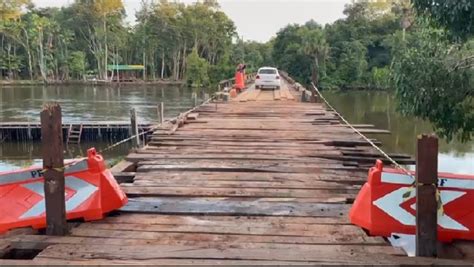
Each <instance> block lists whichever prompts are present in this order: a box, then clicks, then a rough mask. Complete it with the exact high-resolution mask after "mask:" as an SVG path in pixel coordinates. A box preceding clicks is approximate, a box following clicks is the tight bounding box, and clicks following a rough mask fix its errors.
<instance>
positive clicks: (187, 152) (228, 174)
mask: <svg viewBox="0 0 474 267" xmlns="http://www.w3.org/2000/svg"><path fill="white" fill-rule="evenodd" d="M303 92H304V91H303ZM301 93H302V92H300V91H298V90H295V89H294V86H292V85H290V84H287V83H285V85H284V86H282V88H281V90H279V91H261V90H255V89H254V88H253V87H252V88H250V89H248V90H247V91H246V92H244V93H242V94H241V95H239V96H238V97H237V98H236V99H233V100H231V101H229V102H223V101H218V102H211V103H208V104H205V105H202V106H200V107H199V108H198V109H196V110H194V111H193V112H192V113H188V114H185V115H183V116H181V117H180V118H178V119H177V120H175V121H174V124H167V125H166V126H165V127H163V128H162V129H160V130H158V131H156V132H155V133H154V134H153V135H152V136H151V140H150V142H149V144H148V145H147V146H146V147H144V148H142V149H139V150H137V151H135V152H134V153H132V154H130V155H128V157H127V161H128V162H129V163H127V162H123V163H121V164H119V165H118V166H116V167H115V168H114V171H120V173H117V178H118V179H120V180H121V181H122V182H123V183H122V184H121V185H122V188H123V189H124V190H125V192H126V193H127V195H128V196H129V198H130V201H129V204H128V205H127V206H125V207H124V208H123V209H122V210H121V211H119V212H117V213H116V214H112V216H109V217H108V218H106V219H104V220H101V221H97V222H87V223H73V225H72V226H73V228H72V230H71V235H69V236H66V237H53V236H45V235H39V234H36V233H35V232H33V231H30V230H19V231H13V232H12V233H10V234H8V235H7V236H6V237H5V238H3V239H1V240H0V258H2V254H1V251H2V247H3V254H4V255H3V258H4V260H0V264H17V263H25V264H114V263H115V264H137V263H138V264H172V265H174V264H212V265H214V264H242V265H243V264H370V265H373V264H392V265H402V264H459V263H462V262H460V261H450V260H441V259H430V258H409V257H406V256H405V253H404V252H403V251H402V250H401V249H398V248H394V247H392V246H390V245H389V244H388V243H387V241H385V240H384V239H382V238H380V237H371V236H368V235H367V234H366V233H365V232H364V231H363V230H362V229H360V228H359V227H357V226H354V225H352V224H351V223H350V222H349V221H348V214H347V213H348V210H349V208H350V207H351V204H352V202H353V200H354V198H355V196H356V194H357V193H358V191H359V189H360V186H361V185H362V184H363V183H364V182H365V181H366V179H367V168H368V166H371V165H373V162H374V159H375V158H377V157H379V154H378V152H377V151H376V150H374V149H373V148H372V147H371V146H369V144H368V143H367V142H365V141H364V140H363V139H362V138H360V136H358V135H357V134H355V133H354V132H353V131H352V130H351V129H350V128H348V127H346V126H345V125H343V124H341V123H340V122H339V120H338V118H337V117H336V116H335V114H334V113H333V112H331V111H328V110H327V109H326V108H325V106H323V105H322V104H317V103H316V104H315V103H304V102H300V101H299V100H300V99H301V98H302V95H301ZM360 128H361V129H365V130H367V131H370V130H371V129H370V128H369V127H368V126H360ZM372 130H373V129H372ZM398 159H399V160H403V159H405V160H406V161H411V159H409V158H408V157H406V156H403V155H398ZM463 249H464V250H463ZM469 249H470V250H469ZM25 251H26V252H29V254H28V253H27V255H30V257H29V258H30V260H12V258H15V257H10V260H7V259H5V258H9V257H5V255H13V254H15V253H20V254H21V253H25ZM458 251H460V253H461V254H463V255H464V256H466V255H468V256H469V255H470V256H472V255H473V254H472V248H471V246H468V247H467V246H466V247H460V248H458Z"/></svg>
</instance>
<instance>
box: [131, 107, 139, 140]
mask: <svg viewBox="0 0 474 267" xmlns="http://www.w3.org/2000/svg"><path fill="white" fill-rule="evenodd" d="M130 126H131V129H132V131H131V135H132V136H135V138H132V146H133V147H139V146H140V136H138V122H137V112H136V110H135V109H134V108H132V109H131V110H130Z"/></svg>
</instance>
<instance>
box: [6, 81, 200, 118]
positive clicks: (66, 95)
mask: <svg viewBox="0 0 474 267" xmlns="http://www.w3.org/2000/svg"><path fill="white" fill-rule="evenodd" d="M192 93H193V90H191V89H189V88H186V87H176V86H148V85H125V86H121V87H108V86H99V87H94V86H90V85H87V86H84V85H68V86H62V87H59V86H41V87H38V86H21V87H17V86H15V87H11V86H9V87H0V103H1V104H0V120H1V121H38V120H39V112H40V110H41V107H42V105H43V103H45V102H53V101H56V102H59V103H60V104H61V107H62V110H63V121H65V122H73V121H83V120H90V121H104V120H109V121H128V120H129V110H130V109H131V108H135V109H136V110H137V113H138V117H139V119H140V120H141V121H155V120H156V114H157V113H156V107H157V104H158V103H159V102H165V115H166V116H167V117H172V116H176V115H177V114H178V113H179V112H181V111H183V110H186V109H188V108H189V107H191V106H192V105H193V104H194V98H192ZM195 93H197V94H196V95H197V97H198V101H202V100H203V98H204V94H205V93H209V92H205V91H204V90H198V91H195Z"/></svg>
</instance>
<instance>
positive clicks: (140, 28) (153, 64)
mask: <svg viewBox="0 0 474 267" xmlns="http://www.w3.org/2000/svg"><path fill="white" fill-rule="evenodd" d="M22 10H23V11H24V10H26V11H24V12H22ZM124 18H125V13H124V8H123V3H122V0H97V1H90V0H76V1H75V2H74V3H73V4H72V5H70V6H66V7H63V8H60V9H59V8H35V7H34V6H33V5H31V3H30V2H29V1H28V0H8V1H7V2H5V3H3V4H2V5H0V38H1V44H0V51H1V56H0V68H1V70H2V75H1V77H2V78H7V79H10V80H12V79H20V78H23V79H26V78H29V79H41V80H43V81H50V80H68V79H83V78H84V77H86V76H87V75H86V74H88V75H93V76H95V77H97V78H98V79H102V80H110V79H113V76H114V75H116V74H115V73H113V72H110V71H108V70H107V65H118V64H142V65H144V66H146V70H145V72H144V73H143V78H144V79H153V80H154V79H158V78H161V79H175V80H181V79H184V78H185V77H187V75H186V70H188V69H190V70H194V69H196V67H197V66H187V59H188V58H190V59H192V60H193V61H192V62H190V63H191V64H194V63H196V64H199V66H201V65H202V61H196V60H194V55H191V52H192V51H194V50H193V49H195V51H196V53H197V55H198V57H199V58H202V59H204V60H205V61H206V64H209V65H211V66H221V67H224V66H223V65H224V64H225V65H227V64H228V65H232V66H225V67H224V69H227V70H229V72H227V73H223V74H222V75H221V74H214V73H209V74H207V71H206V74H205V75H206V76H208V75H209V76H211V77H216V78H219V77H221V76H225V77H229V76H230V75H232V69H233V68H234V67H233V66H235V65H236V63H235V61H234V60H231V57H233V56H234V50H235V49H234V47H233V45H232V40H233V39H234V38H235V36H236V32H235V26H234V24H233V22H232V21H231V20H230V19H229V18H228V17H227V16H226V15H225V14H224V13H223V12H222V11H220V10H219V6H218V4H217V2H216V1H213V0H206V1H203V2H196V3H194V4H190V5H184V4H180V3H176V2H168V1H166V0H161V1H157V2H155V1H153V2H149V1H142V7H141V10H140V11H139V12H138V14H137V24H136V25H135V26H133V27H130V26H128V25H126V24H125V22H124ZM190 55H191V57H190ZM209 71H210V72H213V71H219V70H218V68H212V67H211V68H209ZM193 75H194V74H192V75H190V76H189V77H192V76H193ZM207 79H209V77H205V78H203V80H202V81H205V80H207ZM202 81H200V82H202Z"/></svg>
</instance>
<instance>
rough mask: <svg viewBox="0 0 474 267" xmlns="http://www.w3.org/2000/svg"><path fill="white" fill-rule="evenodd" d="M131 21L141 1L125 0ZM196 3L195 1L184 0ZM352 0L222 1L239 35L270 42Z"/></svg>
mask: <svg viewBox="0 0 474 267" xmlns="http://www.w3.org/2000/svg"><path fill="white" fill-rule="evenodd" d="M72 2H73V0H33V3H35V4H36V6H38V7H47V6H63V5H68V4H70V3H72ZM123 2H124V5H125V10H126V12H127V21H128V22H130V23H132V24H133V22H134V21H135V11H137V10H138V9H140V2H141V0H123ZM180 2H184V3H192V2H195V0H181V1H180ZM349 2H351V1H350V0H219V4H220V5H221V9H222V11H224V12H225V13H226V14H227V15H228V16H229V17H230V18H231V19H232V20H233V21H234V23H235V25H236V27H237V32H238V34H239V35H240V36H241V37H243V38H244V39H245V40H255V41H259V42H266V41H268V40H269V39H270V38H271V37H273V36H274V35H275V34H276V33H277V32H278V30H280V29H281V28H283V27H285V26H286V25H288V24H291V23H299V24H302V23H305V22H306V21H308V20H310V19H314V20H315V21H316V22H318V23H321V24H326V23H331V22H334V21H335V20H337V19H340V18H343V17H344V15H343V14H342V11H343V9H344V5H345V4H347V3H349Z"/></svg>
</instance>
